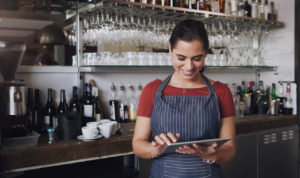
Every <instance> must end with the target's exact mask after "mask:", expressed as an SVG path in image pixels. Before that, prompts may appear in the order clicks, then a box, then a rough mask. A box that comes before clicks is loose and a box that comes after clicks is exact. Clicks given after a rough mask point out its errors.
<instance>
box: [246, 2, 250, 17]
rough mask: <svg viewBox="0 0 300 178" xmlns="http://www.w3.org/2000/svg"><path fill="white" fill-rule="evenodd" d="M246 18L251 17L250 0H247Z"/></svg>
mask: <svg viewBox="0 0 300 178" xmlns="http://www.w3.org/2000/svg"><path fill="white" fill-rule="evenodd" d="M244 16H245V17H251V5H250V4H249V3H248V0H245V4H244Z"/></svg>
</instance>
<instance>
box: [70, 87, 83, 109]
mask: <svg viewBox="0 0 300 178" xmlns="http://www.w3.org/2000/svg"><path fill="white" fill-rule="evenodd" d="M77 90H78V88H77V87H76V86H73V92H72V93H73V94H72V95H73V96H72V98H71V100H70V103H69V106H70V107H69V110H70V111H74V112H78V113H80V112H81V108H80V101H79V98H78V94H77Z"/></svg>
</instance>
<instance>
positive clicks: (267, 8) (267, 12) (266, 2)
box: [264, 0, 271, 20]
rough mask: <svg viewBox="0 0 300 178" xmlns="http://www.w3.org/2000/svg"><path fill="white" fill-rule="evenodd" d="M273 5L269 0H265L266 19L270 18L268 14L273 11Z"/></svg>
mask: <svg viewBox="0 0 300 178" xmlns="http://www.w3.org/2000/svg"><path fill="white" fill-rule="evenodd" d="M269 11H271V5H270V4H269V1H268V0H265V5H264V12H265V20H268V14H269V13H271V12H269Z"/></svg>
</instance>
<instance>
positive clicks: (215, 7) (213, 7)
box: [211, 0, 220, 13]
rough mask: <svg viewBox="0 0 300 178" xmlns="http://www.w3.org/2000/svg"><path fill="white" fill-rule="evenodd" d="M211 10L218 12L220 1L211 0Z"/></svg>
mask: <svg viewBox="0 0 300 178" xmlns="http://www.w3.org/2000/svg"><path fill="white" fill-rule="evenodd" d="M211 11H212V12H217V13H219V12H220V2H219V0H211Z"/></svg>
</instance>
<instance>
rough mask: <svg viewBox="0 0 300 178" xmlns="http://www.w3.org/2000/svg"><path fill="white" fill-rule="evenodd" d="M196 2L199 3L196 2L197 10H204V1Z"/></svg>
mask: <svg viewBox="0 0 300 178" xmlns="http://www.w3.org/2000/svg"><path fill="white" fill-rule="evenodd" d="M197 3H198V4H199V5H198V4H197V10H205V2H204V0H199V1H197ZM198 6H199V7H198Z"/></svg>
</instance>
